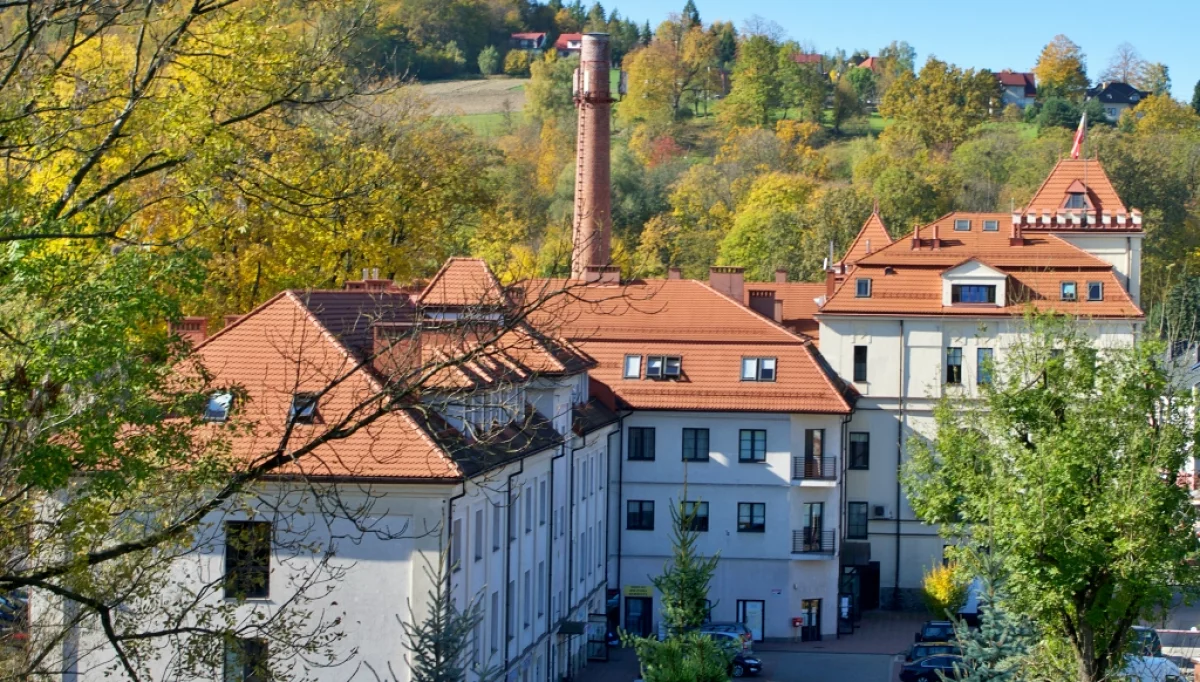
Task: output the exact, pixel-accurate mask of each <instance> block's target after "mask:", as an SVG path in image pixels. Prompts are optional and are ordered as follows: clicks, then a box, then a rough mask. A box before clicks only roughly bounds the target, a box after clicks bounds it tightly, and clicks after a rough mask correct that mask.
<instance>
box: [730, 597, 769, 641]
mask: <svg viewBox="0 0 1200 682" xmlns="http://www.w3.org/2000/svg"><path fill="white" fill-rule="evenodd" d="M766 608H767V603H766V602H765V601H761V600H755V599H739V600H738V603H737V619H738V622H739V623H745V624H746V627H748V628H750V635H751V637H752V638H753V639H754V641H756V642H761V641H763V624H764V623H765V622H766V617H765V616H764V612H765V611H766Z"/></svg>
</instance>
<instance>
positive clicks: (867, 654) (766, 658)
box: [577, 611, 926, 682]
mask: <svg viewBox="0 0 1200 682" xmlns="http://www.w3.org/2000/svg"><path fill="white" fill-rule="evenodd" d="M925 619H926V616H923V615H920V614H910V613H892V612H886V611H877V612H874V613H870V614H867V615H866V616H865V617H864V618H863V620H862V622H861V624H860V627H859V628H857V629H856V630H855V632H854V634H853V635H843V636H842V637H840V638H837V639H826V640H823V641H820V642H790V641H774V642H759V643H758V644H756V645H755V647H754V648H755V652H756V653H757V654H758V656H759V658H761V659H762V662H763V668H764V671H763V674H762V675H760V676H759V677H757V678H748V679H758V680H761V681H762V682H800V681H801V680H803V682H847V681H848V680H854V681H855V682H857V681H858V680H862V681H863V682H894V680H896V679H898V677H899V674H900V663H899V662H900V656H898V654H900V653H902V652H903V651H905V650H906V649H907V648H908V646H909V645H910V644H912V641H913V634H914V633H915V632H916V631H917V629H918V628H919V627H920V625H921V623H922V622H923V621H924V620H925ZM609 656H610V660H609V661H608V662H607V663H592V664H591V665H590V666H588V668H587V670H585V671H584V673H583V674H582V675H581V676H579V677H578V678H577V680H578V682H632V681H633V680H635V679H637V676H638V666H637V657H636V656H635V655H634V654H633V651H631V650H629V649H615V648H614V649H609Z"/></svg>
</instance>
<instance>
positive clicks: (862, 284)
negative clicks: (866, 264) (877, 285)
mask: <svg viewBox="0 0 1200 682" xmlns="http://www.w3.org/2000/svg"><path fill="white" fill-rule="evenodd" d="M854 296H855V297H856V298H871V279H870V278H869V277H860V278H859V279H858V280H857V281H856V282H855V283H854Z"/></svg>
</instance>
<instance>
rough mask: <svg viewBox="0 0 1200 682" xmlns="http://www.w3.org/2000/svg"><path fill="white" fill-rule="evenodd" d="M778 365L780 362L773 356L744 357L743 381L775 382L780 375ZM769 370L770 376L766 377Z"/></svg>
mask: <svg viewBox="0 0 1200 682" xmlns="http://www.w3.org/2000/svg"><path fill="white" fill-rule="evenodd" d="M768 366H769V367H768ZM778 367H779V363H778V361H777V360H776V358H773V357H744V358H742V381H767V382H773V381H775V380H776V378H777V377H778V376H779V369H778ZM767 372H770V378H766V376H765V375H766V373H767Z"/></svg>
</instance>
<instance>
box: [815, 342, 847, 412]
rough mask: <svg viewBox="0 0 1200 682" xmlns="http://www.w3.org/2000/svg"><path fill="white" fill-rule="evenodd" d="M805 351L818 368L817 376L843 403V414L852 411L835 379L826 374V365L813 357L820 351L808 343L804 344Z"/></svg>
mask: <svg viewBox="0 0 1200 682" xmlns="http://www.w3.org/2000/svg"><path fill="white" fill-rule="evenodd" d="M804 350H805V352H806V353H807V354H808V361H809V362H811V363H812V364H813V367H815V368H816V370H817V374H820V375H821V378H822V379H824V380H825V385H826V386H828V387H829V390H830V391H833V394H834V395H836V396H837V399H838V402H839V403H841V405H842V410H841V411H842V412H843V413H844V412H849V411H850V403H849V402H847V400H846V396H845V395H844V394H843V392H842V391H839V390H838V388H837V386H834V385H833V379H831V378H830V377H829V375H828V374H826V373H825V367H824V365H822V363H821V362H820V361H819V360H817V359H816V358H815V357H813V353H819V352H820V351H818V350H817V349H816V348H814V347H813V344H812V343H811V342H806V343H805V344H804Z"/></svg>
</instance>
